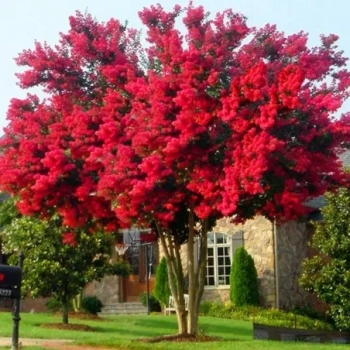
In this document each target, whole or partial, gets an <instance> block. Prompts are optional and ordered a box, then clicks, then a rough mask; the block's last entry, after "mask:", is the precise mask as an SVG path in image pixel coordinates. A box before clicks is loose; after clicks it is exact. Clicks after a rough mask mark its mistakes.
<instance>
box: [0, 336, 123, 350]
mask: <svg viewBox="0 0 350 350" xmlns="http://www.w3.org/2000/svg"><path fill="white" fill-rule="evenodd" d="M72 342H73V340H71V339H34V338H20V339H19V343H20V344H22V346H31V345H38V346H42V347H43V348H45V349H52V350H111V348H101V347H92V346H88V345H73V344H70V343H72ZM11 344H12V339H11V338H5V337H0V346H8V347H11ZM113 349H114V350H117V349H118V348H113ZM119 349H121V348H119Z"/></svg>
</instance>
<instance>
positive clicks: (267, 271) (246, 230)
mask: <svg viewBox="0 0 350 350" xmlns="http://www.w3.org/2000/svg"><path fill="white" fill-rule="evenodd" d="M272 230H273V227H272V224H271V222H270V221H269V220H267V219H265V218H264V217H262V216H258V217H256V218H255V219H253V220H248V221H246V222H245V223H244V224H239V225H235V224H232V223H231V220H230V219H229V218H223V219H221V220H218V222H217V224H216V226H215V227H214V228H213V232H220V233H225V234H228V235H234V234H236V233H237V232H238V231H243V245H244V247H245V249H246V250H247V252H248V253H249V254H250V255H251V256H252V257H253V259H254V262H255V267H256V269H257V272H258V283H259V291H260V302H261V305H262V306H266V307H269V306H275V305H276V292H275V291H276V288H275V287H276V284H275V269H274V241H273V231H272ZM203 300H210V301H218V302H219V301H222V302H225V301H228V300H229V286H227V287H226V288H225V287H219V288H206V289H205V291H204V295H203Z"/></svg>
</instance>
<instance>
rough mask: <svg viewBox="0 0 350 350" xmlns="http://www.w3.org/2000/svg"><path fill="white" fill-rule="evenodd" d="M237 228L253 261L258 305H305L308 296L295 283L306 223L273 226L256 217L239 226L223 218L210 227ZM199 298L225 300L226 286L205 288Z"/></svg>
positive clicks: (216, 229) (227, 230)
mask: <svg viewBox="0 0 350 350" xmlns="http://www.w3.org/2000/svg"><path fill="white" fill-rule="evenodd" d="M237 231H243V245H244V248H245V249H246V250H247V252H248V253H249V254H250V255H251V256H252V257H253V259H254V262H255V267H256V269H257V273H258V283H259V292H260V302H261V305H262V306H266V307H278V308H290V307H293V306H305V305H307V304H308V302H309V301H310V299H309V295H308V294H307V293H306V292H305V291H303V290H302V288H301V287H300V286H299V283H298V279H299V276H300V272H301V262H302V260H303V259H305V257H306V256H307V254H308V250H307V249H308V248H307V240H308V237H309V235H308V232H307V225H306V224H305V223H298V222H294V221H292V222H288V223H285V224H282V225H274V223H273V222H271V221H269V220H267V219H266V218H264V217H262V216H257V217H256V218H254V219H253V220H248V221H246V222H245V223H244V224H239V225H235V224H232V223H231V221H230V219H229V218H224V219H221V220H219V221H218V222H217V224H216V226H215V227H214V229H213V232H220V233H225V234H228V235H233V234H235V232H237ZM203 299H204V300H213V301H222V302H225V301H228V300H229V287H226V288H225V287H218V288H212V287H210V288H206V289H205V292H204V296H203Z"/></svg>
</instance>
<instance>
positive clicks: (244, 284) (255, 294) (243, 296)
mask: <svg viewBox="0 0 350 350" xmlns="http://www.w3.org/2000/svg"><path fill="white" fill-rule="evenodd" d="M230 300H231V302H232V303H234V304H235V305H237V306H244V305H255V306H258V305H259V304H260V302H259V289H258V273H257V271H256V268H255V264H254V260H253V258H252V257H251V255H249V254H248V253H247V251H246V250H245V249H244V247H240V248H238V249H237V250H236V252H235V256H234V259H233V263H232V268H231V275H230Z"/></svg>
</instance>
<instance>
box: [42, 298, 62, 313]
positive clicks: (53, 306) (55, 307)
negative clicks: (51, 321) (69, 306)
mask: <svg viewBox="0 0 350 350" xmlns="http://www.w3.org/2000/svg"><path fill="white" fill-rule="evenodd" d="M46 307H47V309H48V310H49V311H50V312H57V311H60V310H61V308H62V306H61V303H60V302H59V301H58V300H57V299H55V298H51V299H49V300H48V301H47V302H46Z"/></svg>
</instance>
